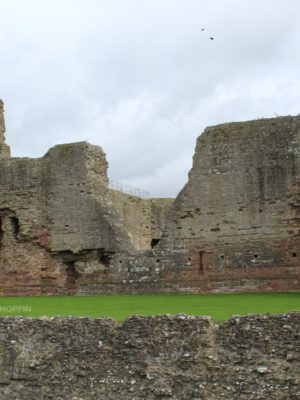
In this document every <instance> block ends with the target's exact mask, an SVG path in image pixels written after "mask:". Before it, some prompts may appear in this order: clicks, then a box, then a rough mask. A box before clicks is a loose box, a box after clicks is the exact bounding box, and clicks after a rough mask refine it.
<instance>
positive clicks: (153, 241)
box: [151, 239, 160, 249]
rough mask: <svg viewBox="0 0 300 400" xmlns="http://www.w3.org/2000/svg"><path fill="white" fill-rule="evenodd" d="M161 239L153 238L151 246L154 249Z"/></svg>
mask: <svg viewBox="0 0 300 400" xmlns="http://www.w3.org/2000/svg"><path fill="white" fill-rule="evenodd" d="M159 241H160V239H152V240H151V248H152V249H153V247H155V246H156V245H158V243H159Z"/></svg>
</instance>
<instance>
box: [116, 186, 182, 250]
mask: <svg viewBox="0 0 300 400" xmlns="http://www.w3.org/2000/svg"><path fill="white" fill-rule="evenodd" d="M110 196H111V205H112V207H114V208H116V210H117V211H118V213H119V215H120V221H121V222H122V224H123V225H124V227H125V228H126V230H127V232H128V233H129V236H130V239H131V242H132V244H133V246H134V248H135V249H136V250H138V251H141V250H149V249H151V242H152V240H153V239H157V240H159V239H160V237H161V233H162V231H163V229H164V227H165V223H166V218H167V215H168V212H169V209H170V207H171V204H172V203H173V201H174V200H173V199H141V198H139V197H137V196H132V195H129V194H126V193H122V192H119V191H116V190H111V191H110Z"/></svg>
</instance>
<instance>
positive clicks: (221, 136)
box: [159, 117, 300, 291]
mask: <svg viewBox="0 0 300 400" xmlns="http://www.w3.org/2000/svg"><path fill="white" fill-rule="evenodd" d="M299 144H300V117H283V118H275V119H266V120H265V119H263V120H258V121H250V122H245V123H231V124H224V125H218V126H215V127H211V128H207V129H206V130H205V131H204V133H203V134H202V135H201V136H200V137H199V138H198V141H197V146H196V151H195V155H194V159H193V168H192V170H191V171H190V174H189V181H188V183H187V185H186V186H185V187H184V188H183V190H182V191H181V192H180V194H179V195H178V197H177V199H176V200H175V203H174V206H173V208H172V209H171V212H170V216H169V219H168V222H167V227H166V230H165V231H164V234H163V239H162V241H161V243H160V245H159V246H160V249H161V251H163V252H165V254H167V255H166V256H165V264H166V265H168V266H170V265H172V264H173V268H174V270H178V269H180V267H181V270H182V274H189V271H190V275H191V277H194V279H197V280H198V287H199V290H216V291H218V290H221V291H222V290H239V289H241V290H272V289H274V290H289V289H290V290H293V289H299V288H300V271H299V266H300V261H299V260H300V236H299V227H300V226H299V221H300V219H299V216H298V214H299V204H300V202H299V200H300V197H299V194H300V193H299V171H300V168H299V167H300V164H299V162H300V153H299ZM180 249H182V254H183V253H184V252H185V254H186V258H185V262H184V263H183V264H181V266H180V265H179V264H178V263H177V262H176V260H175V259H174V257H173V254H172V253H173V252H174V251H175V252H178V251H179V250H180ZM181 262H182V260H181ZM178 276H180V274H179V275H178Z"/></svg>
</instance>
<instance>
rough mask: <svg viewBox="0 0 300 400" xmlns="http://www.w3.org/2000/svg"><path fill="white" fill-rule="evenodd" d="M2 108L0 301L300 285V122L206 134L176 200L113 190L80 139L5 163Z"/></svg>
mask: <svg viewBox="0 0 300 400" xmlns="http://www.w3.org/2000/svg"><path fill="white" fill-rule="evenodd" d="M4 134H5V124H4V117H3V103H2V102H1V104H0V190H1V192H0V193H1V194H0V295H51V294H100V293H172V292H176V293H199V292H222V291H224V292H225V291H260V290H261V291H269V290H270V291H271V290H274V291H276V290H299V289H300V175H299V172H300V117H299V116H298V117H291V116H287V117H279V118H273V119H261V120H256V121H249V122H244V123H228V124H223V125H218V126H214V127H209V128H207V129H206V130H205V131H204V133H203V134H202V135H201V136H200V137H199V138H198V140H197V145H196V151H195V155H194V158H193V167H192V169H191V171H190V173H189V180H188V183H187V184H186V185H185V187H184V188H183V189H182V190H181V192H180V193H179V195H178V196H177V198H176V199H175V200H173V199H141V198H139V197H137V196H132V195H129V194H125V193H121V192H120V191H117V190H112V189H110V188H109V185H108V179H107V167H108V165H107V161H106V157H105V153H104V152H103V151H102V149H101V148H100V147H98V146H93V145H90V144H88V143H86V142H80V143H71V144H63V145H57V146H54V147H53V148H51V149H50V150H49V151H48V152H47V153H46V154H45V155H44V156H43V157H41V158H35V159H32V158H14V157H10V150H9V146H8V145H7V144H6V143H5V136H4Z"/></svg>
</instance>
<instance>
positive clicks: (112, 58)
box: [0, 0, 300, 197]
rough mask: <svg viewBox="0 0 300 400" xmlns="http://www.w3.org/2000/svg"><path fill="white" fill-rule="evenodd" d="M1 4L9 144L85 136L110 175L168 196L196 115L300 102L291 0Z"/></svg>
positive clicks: (31, 146)
mask: <svg viewBox="0 0 300 400" xmlns="http://www.w3.org/2000/svg"><path fill="white" fill-rule="evenodd" d="M0 15H1V23H0V98H2V99H3V101H4V102H5V110H6V113H5V118H6V128H7V129H6V130H7V133H6V137H7V142H8V144H9V145H10V146H11V150H12V154H13V156H30V157H40V156H42V155H44V154H45V153H46V151H47V149H48V148H49V147H51V146H54V145H55V144H57V143H67V142H74V141H83V140H86V141H88V142H90V143H92V144H97V145H100V146H101V147H102V148H103V150H104V151H105V152H106V154H107V159H108V162H109V172H108V173H109V177H110V178H111V179H113V180H116V181H120V182H124V183H126V184H130V185H133V186H136V187H139V188H143V189H147V190H149V191H150V192H151V194H152V196H163V197H169V196H175V195H176V194H177V193H178V191H179V190H180V189H181V188H182V186H183V185H184V183H186V181H187V174H188V171H189V169H190V168H191V165H192V156H193V153H194V148H195V143H196V138H197V137H198V136H199V135H200V134H201V132H202V131H203V129H204V128H205V127H206V126H208V125H215V124H217V123H222V122H231V121H243V120H247V119H255V118H261V117H274V116H275V115H287V114H292V115H296V114H298V113H300V79H299V77H300V23H299V18H300V1H299V0H270V1H269V0H51V1H48V0H0ZM202 28H205V31H201V29H202ZM210 36H212V37H214V40H210Z"/></svg>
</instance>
